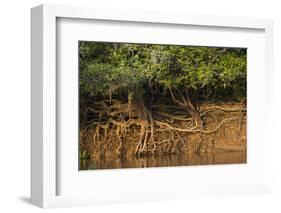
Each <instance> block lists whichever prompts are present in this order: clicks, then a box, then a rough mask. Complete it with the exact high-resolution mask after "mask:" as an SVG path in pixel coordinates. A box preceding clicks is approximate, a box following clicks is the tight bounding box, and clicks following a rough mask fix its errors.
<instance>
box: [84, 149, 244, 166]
mask: <svg viewBox="0 0 281 213" xmlns="http://www.w3.org/2000/svg"><path fill="white" fill-rule="evenodd" d="M246 161H247V155H246V152H214V153H186V154H178V155H161V156H151V157H142V158H136V157H131V158H128V157H127V158H116V157H112V158H108V157H107V158H99V159H95V160H81V161H80V170H96V169H119V168H147V167H169V166H192V165H212V164H238V163H239V164H240V163H246Z"/></svg>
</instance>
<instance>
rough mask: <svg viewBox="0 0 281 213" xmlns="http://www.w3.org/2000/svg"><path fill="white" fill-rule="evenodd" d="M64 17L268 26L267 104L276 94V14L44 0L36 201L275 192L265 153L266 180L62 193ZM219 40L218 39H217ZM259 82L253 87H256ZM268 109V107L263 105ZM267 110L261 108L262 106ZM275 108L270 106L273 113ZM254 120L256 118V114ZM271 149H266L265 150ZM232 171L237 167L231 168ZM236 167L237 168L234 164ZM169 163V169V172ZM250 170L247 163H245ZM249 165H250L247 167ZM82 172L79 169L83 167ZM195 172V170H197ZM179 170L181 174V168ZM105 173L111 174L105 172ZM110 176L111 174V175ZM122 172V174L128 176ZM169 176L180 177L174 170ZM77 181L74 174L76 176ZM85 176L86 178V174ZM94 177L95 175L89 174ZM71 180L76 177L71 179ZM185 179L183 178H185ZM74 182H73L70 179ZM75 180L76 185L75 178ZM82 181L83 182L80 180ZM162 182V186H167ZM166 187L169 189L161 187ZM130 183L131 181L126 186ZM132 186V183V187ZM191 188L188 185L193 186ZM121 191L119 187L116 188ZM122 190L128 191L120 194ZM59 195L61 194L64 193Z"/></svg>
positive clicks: (35, 100) (37, 39)
mask: <svg viewBox="0 0 281 213" xmlns="http://www.w3.org/2000/svg"><path fill="white" fill-rule="evenodd" d="M60 18H63V19H69V20H71V19H79V20H88V21H90V20H101V21H113V22H114V21H116V22H117V21H118V23H119V24H120V23H122V22H124V23H125V22H132V23H136V24H137V23H142V25H146V24H151V23H153V24H154V25H155V26H164V25H169V26H171V27H172V26H199V27H206V28H212V29H216V28H220V29H227V30H228V31H230V32H231V31H232V30H237V29H238V30H258V31H262V32H263V35H264V38H263V40H264V41H265V44H264V49H263V50H264V65H265V67H264V68H262V72H263V73H261V74H262V75H263V74H264V76H266V78H265V79H262V78H260V81H263V83H264V86H265V87H264V88H263V87H262V88H261V89H260V90H261V92H262V93H263V94H264V99H263V100H264V105H267V106H269V108H270V107H271V105H272V98H271V97H272V96H271V94H270V91H271V90H272V88H273V85H272V82H273V81H272V79H273V61H272V58H273V57H272V56H273V21H272V20H270V19H256V18H240V17H216V16H203V15H188V14H173V13H169V14H167V13H163V14H162V13H154V12H148V11H122V10H113V9H101V8H84V7H74V6H54V5H41V6H38V7H35V8H32V10H31V26H32V29H31V41H32V46H31V56H32V63H31V65H32V66H31V69H32V70H31V74H32V75H31V76H32V79H31V81H32V88H31V90H32V91H31V97H32V103H31V110H32V113H31V114H32V115H31V131H32V132H31V140H32V141H31V201H32V203H33V204H35V205H37V206H40V207H43V208H47V207H61V206H76V205H92V204H99V203H116V202H129V201H133V202H137V201H142V200H165V199H178V198H187V197H197V196H214V195H219V196H221V195H233V194H238V195H240V194H253V193H264V192H270V184H271V183H270V177H271V176H270V175H271V173H270V169H269V168H270V165H269V161H267V157H268V153H267V155H263V156H264V159H262V160H263V161H264V162H265V165H264V167H263V168H262V169H259V170H256V171H257V173H256V174H253V175H257V174H260V173H264V174H263V175H264V177H265V178H262V179H258V178H257V180H258V181H257V182H255V183H254V184H249V183H248V182H245V183H243V182H237V183H236V184H233V185H229V184H224V185H223V184H221V185H217V186H215V185H214V186H213V185H210V187H207V185H208V184H207V185H204V186H203V187H202V186H200V184H199V183H194V184H193V185H194V187H192V188H191V187H190V186H187V187H182V188H179V187H177V186H176V185H171V186H169V187H168V186H164V184H163V183H159V185H158V188H155V189H153V188H152V191H151V192H146V193H147V194H148V195H147V194H145V192H141V193H140V194H133V191H132V190H131V191H130V190H129V189H128V190H127V191H126V190H124V191H121V192H116V191H114V190H113V191H112V192H110V191H105V193H103V194H96V195H89V194H85V195H84V194H83V191H82V192H81V193H79V194H78V195H76V194H67V195H64V194H59V193H58V188H59V187H58V184H61V183H60V177H59V173H60V169H61V168H60V166H58V159H59V158H60V156H59V154H60V153H59V152H58V150H57V149H58V146H57V137H58V136H57V134H58V133H57V128H56V127H57V118H58V114H57V107H58V106H57V104H58V100H57V97H58V96H57V88H58V86H59V85H58V84H59V83H60V82H59V81H58V80H57V73H56V71H57V69H58V67H57V64H58V61H57V49H58V45H59V44H58V42H57V36H58V32H57V29H58V28H57V27H58V24H57V23H58V20H59V19H60ZM214 45H215V44H214ZM254 86H255V85H254V84H253V88H254ZM260 110H262V108H261V109H260ZM259 112H261V111H259ZM268 113H270V110H269V112H268ZM268 113H267V114H265V115H264V117H263V121H264V122H265V123H266V127H267V129H270V125H272V124H270V123H271V122H270V116H269V114H268ZM253 119H254V118H253ZM262 134H263V135H262V136H263V139H264V143H263V144H262V147H263V148H264V149H266V147H268V146H270V136H269V134H270V132H269V131H266V132H265V133H262ZM263 154H265V153H263ZM229 168H230V170H231V168H232V167H229ZM233 168H234V167H233ZM167 169H169V168H166V170H165V171H167ZM185 169H186V168H184V167H183V168H180V169H179V168H176V169H174V168H173V169H172V170H173V171H174V172H183V171H184V170H185ZM244 169H245V168H244ZM245 170H247V168H246V169H245ZM150 171H153V173H154V175H156V176H159V175H160V176H159V177H161V174H164V173H163V171H164V170H159V169H150ZM77 172H78V171H77ZM124 172H125V173H126V170H125V171H123V173H122V172H121V173H120V171H116V172H115V173H114V174H113V172H111V173H108V174H102V175H100V174H99V175H100V179H99V180H102V178H103V177H107V178H108V177H109V176H108V175H116V177H117V176H120V175H121V176H122V175H123V176H124ZM191 172H192V171H191ZM148 173H151V172H146V173H145V172H144V173H142V172H139V170H138V171H136V170H134V177H137V176H141V175H150V174H148ZM178 174H179V173H178ZM103 175H105V176H103ZM106 175H107V176H106ZM123 176H122V177H123ZM169 178H175V176H173V175H171V176H170V177H169ZM73 180H74V179H73ZM83 180H84V179H83ZM88 180H89V179H88ZM70 181H72V179H71V178H70ZM179 182H180V181H179ZM70 183H71V182H70ZM73 184H75V183H74V182H73ZM76 184H77V183H76ZM161 184H162V185H161ZM161 186H163V190H160V189H159V187H161ZM124 187H125V188H126V186H124ZM129 187H130V186H127V188H129ZM187 189H188V190H187ZM116 190H118V189H116ZM120 193H122V196H121V195H120ZM58 194H59V195H58Z"/></svg>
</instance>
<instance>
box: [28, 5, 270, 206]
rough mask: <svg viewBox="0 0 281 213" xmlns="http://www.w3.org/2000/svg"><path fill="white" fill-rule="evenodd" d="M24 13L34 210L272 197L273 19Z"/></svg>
mask: <svg viewBox="0 0 281 213" xmlns="http://www.w3.org/2000/svg"><path fill="white" fill-rule="evenodd" d="M31 15H32V16H31V24H32V30H31V41H32V47H31V52H32V70H31V71H32V104H31V105H32V119H31V120H32V147H31V154H32V159H31V169H32V172H31V199H32V203H33V204H35V205H37V206H40V207H44V208H45V207H57V206H75V205H92V204H100V203H117V202H139V201H146V200H167V199H182V198H188V197H198V196H224V195H241V194H255V193H265V192H270V177H271V173H270V169H269V168H270V165H269V161H268V156H269V153H268V150H269V149H268V147H270V131H267V130H269V129H270V125H272V122H271V119H272V117H271V116H270V109H271V107H272V98H271V91H272V87H273V85H272V83H271V82H272V78H273V62H272V56H273V50H272V47H273V38H272V36H273V33H272V31H273V22H272V20H270V19H256V18H238V17H216V16H201V15H200V16H196V15H188V14H173V13H171V14H167V13H163V14H162V13H159V12H157V13H152V12H147V11H123V10H111V9H100V8H82V7H81V8H80V7H69V6H52V5H42V6H38V7H35V8H33V9H32V10H31Z"/></svg>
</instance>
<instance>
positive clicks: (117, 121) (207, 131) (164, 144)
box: [80, 100, 245, 157]
mask: <svg viewBox="0 0 281 213" xmlns="http://www.w3.org/2000/svg"><path fill="white" fill-rule="evenodd" d="M111 102H112V103H111V104H109V103H108V102H106V101H100V102H96V103H95V106H94V108H88V109H87V110H88V112H89V114H92V115H93V116H92V117H93V119H92V120H90V121H89V122H88V125H85V126H83V127H82V128H81V131H80V146H81V148H82V149H87V150H88V151H89V152H90V153H99V154H100V155H102V154H103V153H106V152H111V153H115V154H117V155H119V156H122V155H130V154H134V155H135V156H138V157H140V156H144V155H155V154H173V153H177V152H181V151H187V150H188V148H187V147H188V142H189V140H190V139H189V136H190V135H192V134H199V135H214V134H216V132H217V131H218V130H220V129H221V128H222V127H223V126H224V125H225V124H229V123H231V122H235V121H238V123H239V124H240V126H239V131H240V132H241V125H242V122H241V121H242V120H244V119H245V109H243V108H241V107H239V108H237V107H236V108H230V107H228V108H223V107H221V106H205V107H202V109H201V110H200V111H199V113H200V115H201V116H202V117H203V118H206V119H205V120H206V121H208V122H209V123H212V125H209V124H208V125H204V128H203V129H202V128H198V125H197V123H196V121H195V119H194V118H192V117H191V116H190V115H187V113H186V112H185V111H184V110H182V109H181V108H177V107H176V106H170V107H169V106H161V105H158V106H153V110H152V111H148V110H146V109H145V108H141V109H140V108H138V107H132V106H131V105H129V104H124V103H121V102H120V101H114V100H111ZM139 110H141V112H139ZM140 114H141V116H140ZM97 118H98V119H97ZM203 120H204V119H203ZM200 137H201V136H200ZM201 141H202V140H201V139H200V143H201Z"/></svg>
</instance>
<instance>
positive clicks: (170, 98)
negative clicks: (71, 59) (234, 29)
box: [78, 41, 247, 170]
mask: <svg viewBox="0 0 281 213" xmlns="http://www.w3.org/2000/svg"><path fill="white" fill-rule="evenodd" d="M78 45H79V59H78V60H79V150H78V151H79V169H80V170H97V169H120V168H145V167H169V166H188V165H190V166H191V165H212V164H235V163H246V162H247V137H246V136H247V131H246V129H247V124H246V122H247V99H246V98H247V49H245V48H228V47H201V46H184V45H163V44H133V43H118V42H95V41H79V44H78Z"/></svg>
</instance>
